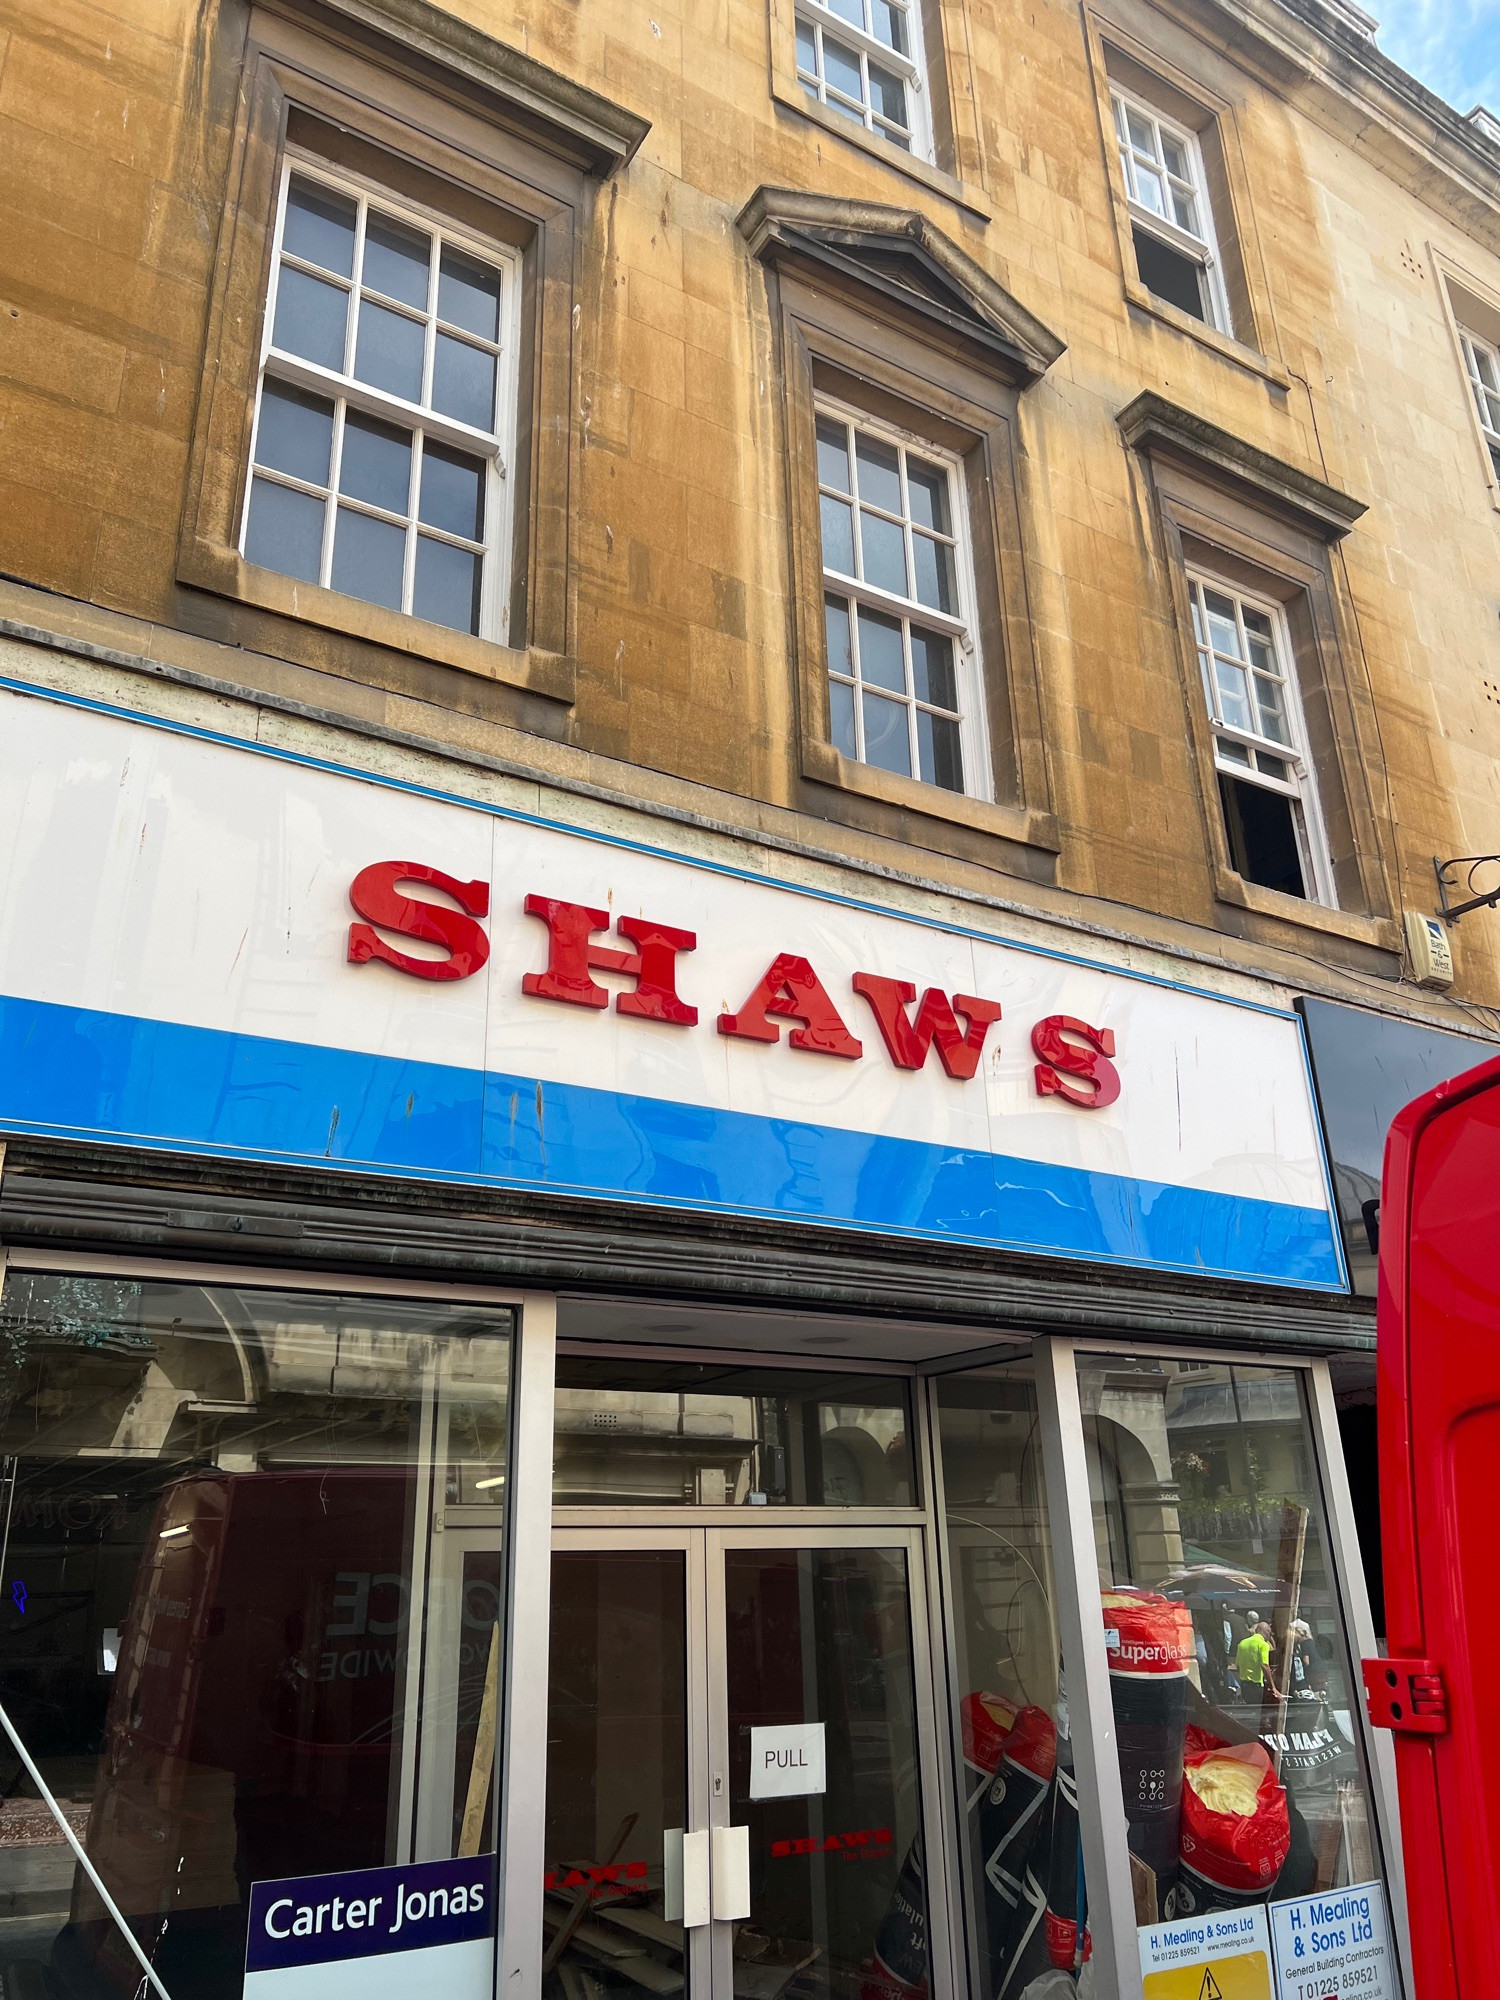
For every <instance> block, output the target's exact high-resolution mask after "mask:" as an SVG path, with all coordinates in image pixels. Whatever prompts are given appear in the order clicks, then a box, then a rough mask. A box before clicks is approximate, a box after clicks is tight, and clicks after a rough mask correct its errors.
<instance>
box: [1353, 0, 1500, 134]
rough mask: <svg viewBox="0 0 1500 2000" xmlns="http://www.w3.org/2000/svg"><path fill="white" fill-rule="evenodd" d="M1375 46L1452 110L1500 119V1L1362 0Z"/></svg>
mask: <svg viewBox="0 0 1500 2000" xmlns="http://www.w3.org/2000/svg"><path fill="white" fill-rule="evenodd" d="M1361 4H1362V5H1363V6H1364V7H1365V9H1366V10H1367V12H1369V13H1371V14H1373V15H1374V16H1375V18H1376V19H1377V20H1378V21H1379V23H1380V32H1379V34H1378V35H1377V36H1376V37H1375V40H1376V44H1377V45H1378V47H1379V48H1380V49H1381V50H1382V51H1383V52H1384V53H1385V54H1386V55H1388V56H1389V57H1390V58H1391V59H1392V61H1393V62H1398V63H1400V65H1401V67H1402V68H1403V69H1407V70H1410V71H1411V73H1412V75H1413V76H1414V77H1416V78H1418V80H1419V81H1420V82H1422V83H1425V84H1426V85H1427V88H1428V89H1429V90H1435V91H1436V92H1437V94H1438V96H1439V97H1446V98H1447V100H1448V102H1449V103H1450V104H1451V105H1452V106H1453V108H1454V109H1455V110H1456V111H1470V110H1472V109H1473V107H1474V106H1475V105H1476V104H1487V105H1488V106H1489V108H1490V109H1491V111H1493V112H1495V113H1496V114H1497V116H1500V0H1361Z"/></svg>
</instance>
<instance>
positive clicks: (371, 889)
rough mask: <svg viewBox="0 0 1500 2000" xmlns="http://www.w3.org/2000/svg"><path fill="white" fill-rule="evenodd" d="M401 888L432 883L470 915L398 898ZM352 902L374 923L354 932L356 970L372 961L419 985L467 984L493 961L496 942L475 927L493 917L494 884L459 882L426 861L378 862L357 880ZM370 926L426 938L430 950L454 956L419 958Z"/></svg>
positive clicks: (351, 939)
mask: <svg viewBox="0 0 1500 2000" xmlns="http://www.w3.org/2000/svg"><path fill="white" fill-rule="evenodd" d="M398 882H428V883H430V884H431V885H432V887H433V888H434V889H445V890H446V891H447V893H448V894H449V895H450V896H451V897H452V898H453V900H454V902H455V903H458V904H460V905H461V906H462V907H463V909H465V910H467V911H468V912H469V915H468V916H461V915H460V914H459V912H458V911H457V910H450V909H448V908H447V907H446V906H445V905H444V904H442V903H423V902H418V901H417V900H416V899H415V898H414V897H411V896H402V895H398V894H397V892H396V884H397V883H398ZM349 901H350V902H351V903H352V904H353V905H354V907H355V909H356V910H358V911H359V914H360V915H361V916H362V917H367V918H368V919H369V922H368V923H363V924H351V925H350V926H349V963H350V964H351V965H368V964H369V962H370V960H371V959H372V958H378V959H383V960H384V961H385V963H386V964H387V965H394V966H395V967H396V969H397V971H399V972H409V973H411V974H412V975H413V976H414V977H415V978H417V979H467V978H468V977H469V976H470V974H471V973H475V972H478V970H479V968H480V967H481V966H482V965H483V964H484V962H485V960H486V959H487V958H488V957H489V955H490V941H489V939H488V938H487V937H486V936H485V934H484V932H483V930H481V928H480V927H479V925H478V924H477V923H475V921H474V919H475V917H485V916H488V915H489V909H490V885H489V883H488V882H457V881H455V880H454V878H453V877H452V876H451V875H445V874H444V873H443V871H442V869H441V868H429V867H428V866H427V864H426V862H425V861H375V862H372V863H371V864H370V866H369V867H368V868H361V869H360V871H359V873H358V874H357V875H356V876H355V878H354V880H353V882H352V883H351V885H350V888H349ZM370 924H381V925H383V926H384V928H385V929H386V930H390V931H399V932H400V933H401V935H402V936H403V937H411V938H421V939H422V940H423V941H424V943H427V944H441V945H446V946H447V947H448V956H447V957H446V958H413V957H412V956H411V955H410V954H409V953H408V952H404V951H397V950H395V949H394V947H392V946H391V945H388V944H386V943H385V941H384V940H383V939H381V938H378V937H377V936H376V935H375V933H374V931H372V930H371V929H370Z"/></svg>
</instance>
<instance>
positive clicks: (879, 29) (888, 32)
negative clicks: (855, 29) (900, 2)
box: [870, 0, 906, 55]
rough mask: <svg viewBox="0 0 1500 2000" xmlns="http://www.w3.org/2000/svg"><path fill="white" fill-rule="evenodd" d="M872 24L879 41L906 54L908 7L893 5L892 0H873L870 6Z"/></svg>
mask: <svg viewBox="0 0 1500 2000" xmlns="http://www.w3.org/2000/svg"><path fill="white" fill-rule="evenodd" d="M870 25H871V27H872V28H873V29H874V30H875V36H876V39H877V40H878V41H882V42H884V43H885V45H886V47H887V48H888V49H895V50H897V51H898V52H899V53H900V54H901V55H905V54H906V9H905V8H904V7H893V6H892V5H891V4H890V0H873V4H872V6H871V8H870Z"/></svg>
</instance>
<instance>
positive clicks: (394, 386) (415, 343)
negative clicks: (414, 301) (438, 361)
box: [354, 299, 423, 403]
mask: <svg viewBox="0 0 1500 2000" xmlns="http://www.w3.org/2000/svg"><path fill="white" fill-rule="evenodd" d="M422 340H423V333H422V322H421V321H420V320H416V319H407V318H406V317H405V316H404V315H403V314H401V313H395V312H392V311H391V310H390V308H389V307H387V306H377V305H375V304H374V303H373V301H371V300H370V299H362V300H361V301H360V307H359V343H358V345H357V347H356V349H355V355H354V372H355V374H356V375H357V376H358V377H359V379H360V381H361V382H368V383H369V384H370V386H371V387H372V388H375V389H384V390H385V391H386V393H387V394H388V395H391V396H404V397H405V398H406V400H407V402H409V403H419V402H420V401H421V400H422Z"/></svg>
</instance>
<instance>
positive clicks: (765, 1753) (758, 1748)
mask: <svg viewBox="0 0 1500 2000" xmlns="http://www.w3.org/2000/svg"><path fill="white" fill-rule="evenodd" d="M827 1789H828V1761H827V1757H826V1754H825V1752H824V1747H823V1725H822V1723H821V1722H787V1723H780V1724H778V1725H776V1726H775V1727H773V1728H768V1729H752V1730H751V1731H750V1796H751V1798H752V1799H801V1798H807V1797H808V1796H810V1795H811V1794H812V1793H815V1792H826V1791H827Z"/></svg>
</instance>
